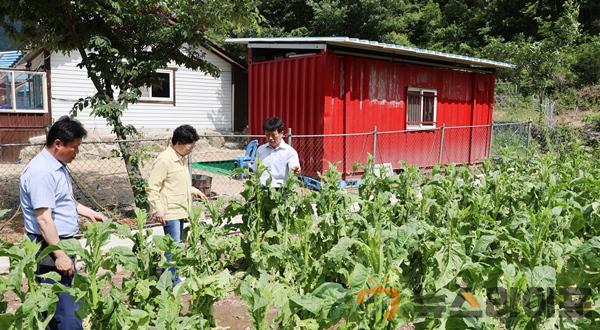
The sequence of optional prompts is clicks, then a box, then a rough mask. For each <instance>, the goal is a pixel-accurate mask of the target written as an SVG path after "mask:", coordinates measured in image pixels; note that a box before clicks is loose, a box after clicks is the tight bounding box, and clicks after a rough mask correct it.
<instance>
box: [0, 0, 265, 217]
mask: <svg viewBox="0 0 600 330" xmlns="http://www.w3.org/2000/svg"><path fill="white" fill-rule="evenodd" d="M0 12H2V13H3V17H2V20H0V27H3V28H4V29H5V30H6V31H7V33H8V34H9V35H10V36H11V37H12V38H13V39H15V40H18V41H19V42H22V43H23V44H24V46H25V47H26V48H28V49H45V50H48V51H50V52H63V53H69V52H71V51H76V52H77V53H78V54H79V56H81V62H80V63H79V64H78V66H79V67H80V68H84V69H86V71H87V73H88V77H89V78H90V79H91V81H92V83H93V85H94V88H95V89H96V93H95V94H94V95H88V96H84V95H82V97H81V98H80V99H79V101H78V102H77V103H76V104H75V105H74V106H73V109H72V110H71V115H72V116H76V115H77V113H78V112H79V111H82V110H84V109H86V108H91V114H92V115H93V116H98V117H102V118H104V119H105V120H106V122H107V123H108V125H109V126H110V127H111V128H112V130H113V132H114V133H115V134H116V135H117V138H118V139H119V140H126V139H127V137H128V136H131V135H132V134H134V133H135V132H136V129H135V127H133V126H131V125H126V124H125V123H123V122H122V120H121V118H122V116H123V112H124V111H126V109H127V107H128V106H129V104H132V103H135V102H137V100H138V98H139V97H140V95H141V92H140V90H139V89H140V88H141V87H143V86H146V85H151V84H155V83H157V82H158V81H159V76H158V75H157V73H156V70H157V69H161V68H166V67H167V66H168V65H170V64H171V63H175V64H177V65H180V66H184V67H187V68H190V69H194V70H200V71H203V72H207V73H209V74H211V75H213V76H218V74H219V70H218V68H217V67H216V66H214V65H213V64H211V63H210V62H208V61H207V60H206V58H205V56H204V50H205V49H211V47H212V43H211V41H210V40H209V39H210V38H221V37H222V36H224V35H227V34H229V33H230V32H231V31H233V30H236V29H239V28H240V27H241V25H242V24H247V25H250V26H251V25H252V23H253V22H254V18H255V17H256V15H255V12H254V2H253V1H252V0H244V1H240V0H235V1H234V0H222V1H208V2H206V1H204V2H196V1H186V0H169V1H158V0H144V1H137V0H125V1H121V0H120V1H94V0H86V1H76V2H56V1H50V2H47V1H41V2H40V1H18V2H14V1H13V2H10V1H8V2H6V1H5V2H2V3H0ZM17 22H19V23H20V26H18V25H17ZM119 147H120V151H121V154H122V155H123V159H124V161H125V164H126V168H127V173H128V175H129V179H130V183H131V186H132V189H133V193H134V196H135V202H136V205H137V206H138V207H140V208H146V207H147V200H146V194H145V189H144V185H145V183H144V181H143V178H142V176H141V172H140V168H139V161H138V157H137V156H136V155H135V154H134V153H133V152H132V150H130V148H129V146H127V144H125V143H120V144H119Z"/></svg>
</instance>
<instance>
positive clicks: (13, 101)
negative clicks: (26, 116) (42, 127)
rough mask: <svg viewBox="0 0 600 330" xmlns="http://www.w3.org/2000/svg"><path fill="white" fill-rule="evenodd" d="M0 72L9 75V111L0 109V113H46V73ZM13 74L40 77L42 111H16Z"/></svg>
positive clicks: (2, 70) (15, 91) (0, 70)
mask: <svg viewBox="0 0 600 330" xmlns="http://www.w3.org/2000/svg"><path fill="white" fill-rule="evenodd" d="M0 72H3V73H9V74H10V77H11V78H10V88H11V94H10V100H11V108H10V109H0V113H48V87H47V86H48V81H47V77H46V72H40V71H26V70H6V69H0ZM15 73H25V74H34V75H40V76H42V103H43V104H44V108H43V109H17V90H16V88H15V87H16V86H15Z"/></svg>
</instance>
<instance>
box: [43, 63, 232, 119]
mask: <svg viewBox="0 0 600 330" xmlns="http://www.w3.org/2000/svg"><path fill="white" fill-rule="evenodd" d="M206 56H207V59H208V61H210V62H211V63H213V64H215V65H216V66H217V67H218V68H219V69H221V75H220V77H219V78H213V77H211V76H208V75H206V74H204V73H202V72H197V71H192V70H189V69H186V68H178V69H177V71H175V101H176V104H175V106H173V105H172V104H151V103H138V104H133V105H131V106H130V107H129V109H128V110H127V111H126V112H125V113H124V115H123V121H124V122H125V123H126V124H132V125H134V126H135V127H136V128H139V129H161V128H175V127H177V126H179V125H181V124H190V125H192V126H194V127H195V128H197V129H217V130H231V129H232V109H231V96H232V95H231V65H230V64H229V63H228V62H226V61H224V60H223V59H221V58H220V57H218V56H216V55H214V54H212V53H210V52H207V55H206ZM79 61H80V57H79V55H78V54H77V53H71V54H70V56H64V55H62V54H52V57H51V67H52V71H51V72H52V73H51V79H52V115H53V117H54V118H58V117H60V116H62V115H66V114H68V113H69V111H70V110H71V108H72V106H73V104H74V102H75V101H76V100H77V99H78V98H80V97H86V96H89V95H93V94H94V92H95V89H94V86H93V84H92V82H91V80H89V79H88V78H87V73H86V71H85V70H84V69H79V68H77V64H78V63H79ZM78 118H79V120H80V121H81V122H82V123H83V124H84V126H85V127H86V128H87V129H88V130H90V131H93V130H101V131H104V130H107V129H108V128H107V126H106V122H105V121H104V119H102V118H95V117H92V116H90V115H89V110H86V111H84V112H83V113H80V114H79V116H78Z"/></svg>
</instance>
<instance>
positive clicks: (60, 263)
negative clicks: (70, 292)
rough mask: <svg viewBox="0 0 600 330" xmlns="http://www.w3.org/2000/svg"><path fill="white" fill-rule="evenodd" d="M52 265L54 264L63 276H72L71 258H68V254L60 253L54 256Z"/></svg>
mask: <svg viewBox="0 0 600 330" xmlns="http://www.w3.org/2000/svg"><path fill="white" fill-rule="evenodd" d="M54 265H55V266H56V270H58V272H59V273H61V274H63V275H65V276H73V271H74V267H73V260H71V258H69V256H68V255H66V254H65V253H60V254H59V255H58V256H56V260H54Z"/></svg>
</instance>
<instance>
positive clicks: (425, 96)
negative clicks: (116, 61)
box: [406, 88, 437, 129]
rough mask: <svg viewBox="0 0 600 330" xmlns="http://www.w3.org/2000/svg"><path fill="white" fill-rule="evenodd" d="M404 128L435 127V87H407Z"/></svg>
mask: <svg viewBox="0 0 600 330" xmlns="http://www.w3.org/2000/svg"><path fill="white" fill-rule="evenodd" d="M406 104H407V111H406V128H407V129H427V128H435V120H436V115H437V113H436V112H437V91H436V90H435V89H419V88H409V89H408V96H407V102H406Z"/></svg>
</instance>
